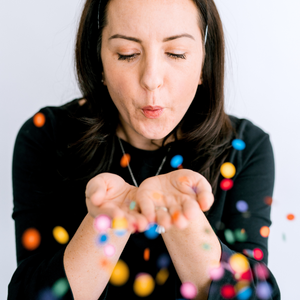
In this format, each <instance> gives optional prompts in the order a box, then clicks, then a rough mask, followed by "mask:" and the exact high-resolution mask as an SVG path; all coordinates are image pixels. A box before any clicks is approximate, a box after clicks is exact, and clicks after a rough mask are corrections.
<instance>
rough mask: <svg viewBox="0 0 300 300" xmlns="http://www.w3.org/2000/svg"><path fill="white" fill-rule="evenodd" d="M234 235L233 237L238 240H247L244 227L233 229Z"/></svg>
mask: <svg viewBox="0 0 300 300" xmlns="http://www.w3.org/2000/svg"><path fill="white" fill-rule="evenodd" d="M234 236H235V239H236V240H237V241H239V242H245V241H247V238H248V236H247V233H246V231H245V229H235V231H234Z"/></svg>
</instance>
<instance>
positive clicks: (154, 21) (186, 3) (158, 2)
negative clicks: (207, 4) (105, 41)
mask: <svg viewBox="0 0 300 300" xmlns="http://www.w3.org/2000/svg"><path fill="white" fill-rule="evenodd" d="M107 20H108V25H107V27H106V29H107V32H108V34H109V35H112V34H117V33H118V34H128V33H131V34H132V35H134V36H137V37H142V38H143V39H148V38H149V39H157V40H159V41H161V40H162V39H163V38H164V37H165V36H167V35H172V34H174V35H175V34H181V33H183V32H186V33H189V34H193V36H195V38H200V28H199V11H198V9H197V6H196V4H195V3H194V2H193V1H192V0H111V1H110V2H109V4H108V12H107Z"/></svg>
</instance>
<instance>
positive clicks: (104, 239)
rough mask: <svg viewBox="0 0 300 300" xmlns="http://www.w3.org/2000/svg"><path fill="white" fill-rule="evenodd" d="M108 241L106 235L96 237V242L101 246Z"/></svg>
mask: <svg viewBox="0 0 300 300" xmlns="http://www.w3.org/2000/svg"><path fill="white" fill-rule="evenodd" d="M107 241H108V235H107V234H105V233H104V234H100V235H99V236H98V237H97V242H98V243H99V244H100V246H101V245H103V244H105V243H106V242H107Z"/></svg>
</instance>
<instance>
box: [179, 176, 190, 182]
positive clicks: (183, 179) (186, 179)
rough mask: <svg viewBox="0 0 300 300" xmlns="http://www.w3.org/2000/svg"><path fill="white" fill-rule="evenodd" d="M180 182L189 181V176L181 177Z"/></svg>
mask: <svg viewBox="0 0 300 300" xmlns="http://www.w3.org/2000/svg"><path fill="white" fill-rule="evenodd" d="M179 182H180V183H183V182H189V180H188V178H187V177H186V176H182V177H180V178H179Z"/></svg>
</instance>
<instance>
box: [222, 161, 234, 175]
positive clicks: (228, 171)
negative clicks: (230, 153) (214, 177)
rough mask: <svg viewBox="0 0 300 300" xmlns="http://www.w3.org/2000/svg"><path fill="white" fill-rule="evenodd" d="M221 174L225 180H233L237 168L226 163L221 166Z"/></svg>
mask: <svg viewBox="0 0 300 300" xmlns="http://www.w3.org/2000/svg"><path fill="white" fill-rule="evenodd" d="M220 171H221V174H222V176H223V177H225V178H232V177H233V176H234V175H235V172H236V170H235V166H234V165H233V164H232V163H230V162H226V163H224V164H223V165H222V166H221V169H220Z"/></svg>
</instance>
